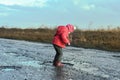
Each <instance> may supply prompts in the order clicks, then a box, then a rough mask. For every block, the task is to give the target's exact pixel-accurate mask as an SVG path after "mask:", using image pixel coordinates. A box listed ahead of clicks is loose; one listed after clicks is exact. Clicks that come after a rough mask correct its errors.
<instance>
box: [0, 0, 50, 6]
mask: <svg viewBox="0 0 120 80" xmlns="http://www.w3.org/2000/svg"><path fill="white" fill-rule="evenodd" d="M47 1H48V0H2V1H0V4H3V5H8V6H14V5H18V6H24V7H44V6H46V3H47Z"/></svg>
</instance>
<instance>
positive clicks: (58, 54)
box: [53, 45, 63, 62]
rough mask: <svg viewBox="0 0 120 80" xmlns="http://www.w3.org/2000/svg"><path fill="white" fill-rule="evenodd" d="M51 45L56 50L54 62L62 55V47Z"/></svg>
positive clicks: (59, 60)
mask: <svg viewBox="0 0 120 80" xmlns="http://www.w3.org/2000/svg"><path fill="white" fill-rule="evenodd" d="M53 46H54V48H55V51H56V55H55V57H54V60H53V62H56V61H58V62H61V60H62V56H63V52H62V48H61V47H59V46H57V45H53Z"/></svg>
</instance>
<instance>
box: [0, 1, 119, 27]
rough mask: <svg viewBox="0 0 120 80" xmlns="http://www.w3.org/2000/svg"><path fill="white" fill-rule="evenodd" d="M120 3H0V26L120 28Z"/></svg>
mask: <svg viewBox="0 0 120 80" xmlns="http://www.w3.org/2000/svg"><path fill="white" fill-rule="evenodd" d="M119 3H120V0H0V26H7V27H19V28H36V27H40V26H42V25H44V26H49V27H51V26H57V25H66V24H73V25H76V26H77V27H79V28H82V29H89V28H93V29H95V28H105V27H108V26H112V27H118V26H120V5H119Z"/></svg>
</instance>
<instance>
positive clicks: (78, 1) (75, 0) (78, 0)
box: [72, 0, 81, 5]
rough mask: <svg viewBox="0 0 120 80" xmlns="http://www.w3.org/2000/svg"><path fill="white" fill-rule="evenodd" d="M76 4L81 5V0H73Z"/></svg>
mask: <svg viewBox="0 0 120 80" xmlns="http://www.w3.org/2000/svg"><path fill="white" fill-rule="evenodd" d="M72 1H73V4H74V5H79V4H80V2H81V0H72Z"/></svg>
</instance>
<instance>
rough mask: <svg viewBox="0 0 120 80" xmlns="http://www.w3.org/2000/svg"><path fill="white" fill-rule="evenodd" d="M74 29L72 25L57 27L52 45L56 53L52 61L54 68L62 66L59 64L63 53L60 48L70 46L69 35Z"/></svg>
mask: <svg viewBox="0 0 120 80" xmlns="http://www.w3.org/2000/svg"><path fill="white" fill-rule="evenodd" d="M75 29H76V27H74V26H73V25H72V24H67V25H66V26H58V28H57V31H56V34H55V35H54V38H53V41H52V44H53V46H54V49H55V51H56V55H55V57H54V60H53V65H54V66H56V67H57V66H58V67H59V66H63V64H62V63H61V60H62V56H63V51H62V48H65V47H66V45H70V40H69V39H68V37H69V34H70V33H71V32H73V31H74V30H75Z"/></svg>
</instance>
